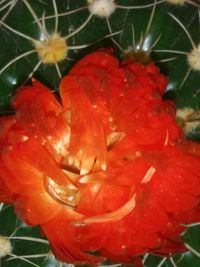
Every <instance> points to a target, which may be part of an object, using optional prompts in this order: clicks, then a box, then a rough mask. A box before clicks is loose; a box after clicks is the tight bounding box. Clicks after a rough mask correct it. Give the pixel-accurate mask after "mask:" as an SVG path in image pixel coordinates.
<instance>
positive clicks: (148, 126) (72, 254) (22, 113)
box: [0, 50, 200, 264]
mask: <svg viewBox="0 0 200 267" xmlns="http://www.w3.org/2000/svg"><path fill="white" fill-rule="evenodd" d="M166 84H167V79H166V78H165V77H164V76H163V75H161V74H160V73H159V69H158V68H157V67H156V66H155V65H154V64H150V65H147V66H143V65H141V64H138V63H133V62H125V63H123V64H122V65H119V62H118V60H117V59H116V58H115V57H114V56H113V55H112V53H111V52H110V51H109V50H104V51H103V50H102V51H99V52H95V53H92V54H90V55H88V56H86V57H85V58H83V59H82V60H80V61H79V62H78V63H77V64H76V65H75V66H74V67H73V69H72V70H71V71H70V73H69V75H67V76H66V77H65V78H63V79H62V81H61V85H60V96H61V101H60V100H59V99H57V98H56V97H55V96H54V95H53V93H51V92H50V90H49V89H48V88H46V87H45V86H44V85H42V84H41V83H39V82H38V81H34V82H33V85H32V86H25V87H23V88H21V89H20V90H19V91H18V92H17V94H16V96H15V97H14V99H13V102H12V105H13V107H14V109H15V110H16V113H15V115H13V116H10V117H4V118H1V128H0V146H1V154H0V157H1V160H0V177H1V178H0V187H1V194H0V197H1V199H2V201H4V202H8V203H12V204H13V205H14V207H15V211H16V213H17V214H18V215H19V216H20V217H21V219H22V220H24V221H25V222H26V223H28V224H30V225H40V226H41V229H42V231H43V233H44V234H45V235H46V237H47V238H48V239H49V241H50V244H51V247H52V250H53V252H54V253H55V255H56V257H57V258H58V259H60V260H62V261H65V262H68V263H76V264H85V263H87V264H98V263H100V262H101V261H103V260H104V259H110V260H112V261H114V262H125V263H129V262H130V263H132V262H134V261H135V262H137V264H138V261H139V258H137V256H139V255H142V254H143V253H146V252H148V253H154V254H162V255H163V254H165V255H168V254H170V253H176V252H182V251H185V250H186V248H185V247H184V244H183V243H182V241H181V239H180V234H181V233H182V232H183V231H185V227H183V226H182V225H183V224H184V223H192V222H196V221H199V219H200V211H199V196H200V145H199V144H195V143H192V142H190V141H186V140H185V138H184V136H183V134H182V130H181V129H180V128H179V126H177V124H176V121H175V107H174V105H173V103H172V102H170V101H163V100H162V94H163V92H164V90H165V87H166ZM92 252H98V253H99V254H100V256H94V255H93V253H92Z"/></svg>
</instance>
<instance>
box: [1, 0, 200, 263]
mask: <svg viewBox="0 0 200 267" xmlns="http://www.w3.org/2000/svg"><path fill="white" fill-rule="evenodd" d="M7 2H9V1H7ZM56 2H57V7H58V12H59V13H61V12H64V11H66V8H67V7H69V8H70V10H73V9H76V8H78V7H81V6H84V5H86V1H84V0H57V1H56ZM141 2H142V4H141ZM29 3H30V5H31V7H32V8H33V9H34V10H35V12H36V14H37V16H38V17H42V14H43V13H44V11H45V15H52V14H54V9H53V4H52V1H51V0H43V1H38V0H29ZM116 3H117V4H121V5H129V6H131V5H132V6H133V5H134V6H135V5H145V4H149V3H153V1H152V0H147V1H144V0H142V1H141V0H138V1H136V0H127V1H123V0H121V1H116ZM196 3H198V1H196ZM199 4H200V3H199ZM0 7H1V6H0ZM7 10H8V9H5V10H3V11H2V12H1V13H0V16H1V17H2V16H3V15H4V14H5V12H6V11H7ZM151 12H152V7H151V8H146V9H131V10H130V9H116V11H115V12H114V14H113V15H112V16H111V17H110V18H109V22H110V25H111V28H112V33H115V32H118V31H121V33H120V34H117V35H116V36H115V37H113V38H114V39H115V41H116V42H117V43H118V44H119V45H120V46H121V47H122V48H123V50H125V51H126V50H127V49H128V48H129V47H131V46H132V45H133V41H132V40H133V34H132V29H133V27H134V30H135V41H136V45H137V44H139V41H140V38H141V34H142V33H145V31H146V28H147V25H148V23H149V19H150V16H151ZM169 13H171V14H173V15H174V16H176V18H178V19H179V20H180V21H181V22H182V24H183V25H184V26H185V27H186V28H187V30H188V32H189V33H190V35H191V37H192V39H193V41H194V43H195V45H198V44H199V42H200V37H199V36H200V35H199V34H200V22H199V15H198V10H197V8H196V7H194V6H192V5H188V4H187V5H185V6H184V7H180V6H174V5H170V4H167V3H163V4H160V5H157V6H156V9H155V14H154V16H153V21H152V25H151V27H150V30H149V32H148V33H147V35H146V37H147V38H146V42H145V44H146V45H147V48H148V47H150V46H151V45H152V44H153V43H154V42H155V41H156V39H157V38H158V37H159V36H160V40H159V42H158V43H157V44H156V46H155V47H154V50H163V49H167V50H178V51H185V52H188V53H189V52H190V51H191V50H192V45H191V43H190V41H189V39H188V37H187V35H186V33H185V32H184V30H183V29H182V28H181V27H180V25H179V24H178V23H177V22H176V21H175V20H174V19H173V18H172V17H171V16H170V15H169ZM88 15H89V12H88V10H87V9H86V10H82V11H78V12H77V13H74V14H71V15H68V16H64V17H59V25H58V29H59V32H60V34H61V35H62V36H65V35H68V34H69V32H70V31H71V30H72V29H76V28H77V27H79V26H80V25H81V24H82V23H83V22H84V21H85V20H86V18H87V17H88ZM33 21H34V19H33V17H32V15H31V14H30V12H29V11H28V9H27V7H26V6H25V4H24V3H23V1H22V0H18V1H17V2H16V5H15V6H14V8H13V9H12V11H11V12H10V14H9V16H8V17H7V18H6V20H5V23H6V24H8V25H9V26H10V27H13V28H14V29H15V30H18V31H20V32H22V33H24V34H27V35H29V36H31V37H33V38H36V39H38V38H39V36H40V29H39V27H38V25H37V24H36V23H34V22H33ZM54 22H55V21H54V19H50V20H47V21H46V27H47V31H48V32H49V33H51V32H53V30H54ZM108 34H109V29H108V25H107V23H106V20H105V19H101V18H98V17H93V18H92V20H91V21H90V23H89V24H88V25H87V26H86V27H85V28H84V29H83V30H81V31H80V32H79V33H78V34H77V35H75V36H74V37H72V38H70V39H69V41H68V45H84V44H93V43H94V42H95V45H91V46H89V47H88V48H85V49H81V50H70V51H69V53H68V58H66V60H64V61H63V62H61V63H59V68H60V70H61V73H62V75H65V74H67V72H68V70H69V69H70V67H71V66H72V65H73V64H74V63H75V62H76V61H77V60H78V59H79V58H81V57H82V56H84V55H85V54H87V53H89V52H91V51H94V50H96V49H97V48H100V47H107V46H112V47H113V48H114V51H115V53H116V55H117V56H118V57H119V58H121V59H122V58H123V54H122V53H121V52H120V50H119V48H118V47H117V46H116V45H114V44H113V42H112V40H111V38H104V39H103V40H102V38H103V37H105V36H107V35H108ZM148 40H149V41H148ZM0 47H1V48H0V69H1V68H3V67H4V66H5V65H6V64H7V63H8V62H9V61H11V60H13V58H16V57H17V56H19V55H21V54H22V53H25V52H26V51H28V50H31V49H33V45H32V43H31V42H30V41H28V40H26V39H24V38H22V37H21V36H18V35H17V34H14V33H12V32H11V31H9V30H8V29H6V28H5V27H4V26H1V27H0ZM151 56H152V59H153V60H154V61H156V62H157V64H158V65H159V67H160V68H161V71H162V73H164V74H166V75H167V76H168V77H169V86H168V90H170V91H169V92H168V94H167V95H168V96H171V95H172V96H173V97H174V98H175V99H176V103H177V106H178V107H187V106H191V107H193V108H196V109H198V108H199V105H200V94H199V93H198V90H199V89H200V75H199V74H200V72H199V71H191V72H190V75H189V76H188V78H187V80H186V81H185V83H184V84H183V86H182V87H180V85H181V83H182V81H183V79H184V77H185V75H186V74H187V72H188V69H189V68H190V66H189V65H188V63H187V57H186V56H185V55H179V54H176V53H158V52H155V51H153V52H152V54H151ZM171 57H176V59H175V60H173V61H169V62H163V63H160V61H161V60H163V59H168V58H171ZM38 60H39V59H38V56H37V54H33V55H31V56H28V57H25V58H23V59H21V60H19V61H17V62H16V63H15V64H13V65H12V66H10V67H9V68H8V69H6V70H5V71H4V72H3V73H2V74H1V75H0V112H1V114H6V113H9V112H10V111H11V109H10V100H11V96H12V95H13V94H14V92H15V90H16V89H17V88H18V87H19V86H20V85H22V84H24V83H25V82H26V81H27V78H28V76H29V74H30V73H31V72H32V70H33V69H34V67H35V65H36V64H37V62H38ZM199 60H200V58H199ZM33 77H34V78H37V79H39V80H40V81H42V82H43V83H45V84H46V85H48V86H49V87H50V88H51V89H52V90H55V91H57V90H58V86H59V81H60V79H59V77H58V73H57V71H56V68H55V66H54V65H41V66H40V68H39V69H38V70H37V71H36V72H35V73H34V75H33ZM197 134H198V133H197ZM17 227H19V228H18V229H17V231H16V232H15V233H14V234H13V232H14V231H15V230H16V228H17ZM12 234H13V236H29V237H38V238H41V236H40V232H39V229H37V228H29V227H27V226H24V225H23V224H21V222H20V221H19V220H17V219H16V217H15V216H14V214H13V212H12V209H11V208H10V207H6V206H4V207H3V209H2V211H1V213H0V235H6V236H10V235H12ZM185 241H186V242H187V243H188V244H189V245H190V246H191V247H192V248H194V249H195V250H196V251H199V252H200V228H199V227H198V226H196V227H192V228H190V230H189V231H188V232H187V233H186V235H185ZM11 242H12V245H13V251H12V254H15V255H37V254H38V255H40V254H45V253H48V251H49V249H48V246H47V245H45V244H42V243H38V242H33V241H25V240H21V239H20V240H17V239H12V241H11ZM12 257H13V256H7V257H4V258H2V259H1V266H6V267H11V266H13V267H14V266H21V267H28V266H31V265H32V266H44V267H45V266H48V267H53V266H62V265H59V263H57V262H56V260H55V259H54V257H53V256H47V257H36V258H25V257H24V258H21V259H20V258H15V259H12ZM24 259H25V260H29V261H30V262H27V261H25V260H24ZM161 261H163V265H161V264H160V263H161ZM34 264H35V265H34ZM174 264H175V265H174ZM63 266H64V265H63ZM145 266H146V267H156V266H158V267H161V266H164V267H172V266H178V267H198V266H200V258H199V257H198V256H195V255H194V254H193V253H191V252H188V253H186V254H184V255H177V256H175V257H174V258H173V260H172V259H166V260H165V261H164V260H163V259H162V258H160V257H155V256H148V257H147V259H146V261H145Z"/></svg>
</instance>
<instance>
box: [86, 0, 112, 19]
mask: <svg viewBox="0 0 200 267" xmlns="http://www.w3.org/2000/svg"><path fill="white" fill-rule="evenodd" d="M87 2H88V9H89V11H90V13H91V14H92V15H96V16H98V17H101V18H108V17H109V16H110V15H111V14H112V13H113V12H114V11H115V9H116V8H117V6H116V4H115V2H114V0H87Z"/></svg>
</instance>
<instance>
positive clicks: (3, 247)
mask: <svg viewBox="0 0 200 267" xmlns="http://www.w3.org/2000/svg"><path fill="white" fill-rule="evenodd" d="M11 251H12V246H11V243H10V241H9V239H8V238H6V237H4V236H0V258H1V257H4V256H6V255H8V254H10V253H11Z"/></svg>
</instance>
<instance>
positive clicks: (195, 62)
mask: <svg viewBox="0 0 200 267" xmlns="http://www.w3.org/2000/svg"><path fill="white" fill-rule="evenodd" d="M187 59H188V63H189V65H190V67H191V68H192V69H193V70H196V71H200V44H199V45H198V46H197V47H195V48H194V49H193V50H192V51H191V52H190V53H189V54H188V57H187Z"/></svg>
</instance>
